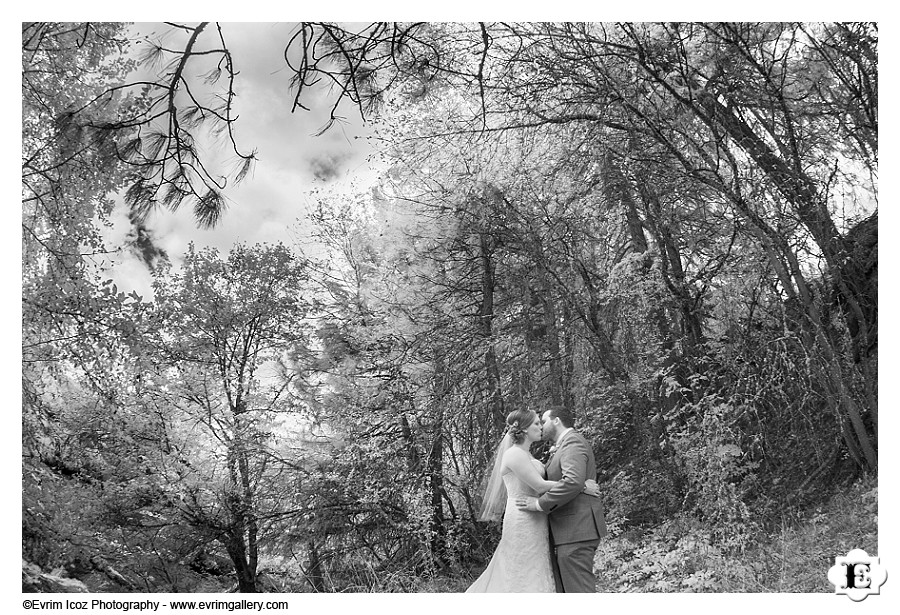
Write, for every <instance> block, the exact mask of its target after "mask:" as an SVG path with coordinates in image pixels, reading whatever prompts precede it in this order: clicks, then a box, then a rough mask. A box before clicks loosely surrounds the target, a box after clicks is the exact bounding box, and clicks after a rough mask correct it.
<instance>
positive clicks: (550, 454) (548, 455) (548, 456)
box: [544, 444, 558, 463]
mask: <svg viewBox="0 0 900 615" xmlns="http://www.w3.org/2000/svg"><path fill="white" fill-rule="evenodd" d="M557 448H558V447H557V446H556V445H555V444H554V445H553V446H551V447H550V448H549V449H547V453H546V454H545V455H544V463H547V462H548V461H550V460H551V459H553V454H554V453H556V449H557Z"/></svg>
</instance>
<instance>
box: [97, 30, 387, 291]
mask: <svg viewBox="0 0 900 615" xmlns="http://www.w3.org/2000/svg"><path fill="white" fill-rule="evenodd" d="M138 28H139V30H140V31H141V33H142V34H147V35H149V36H151V37H152V38H154V39H158V38H160V37H163V42H164V43H167V44H169V45H170V46H173V47H174V46H175V45H176V44H177V43H178V42H179V40H180V39H182V38H183V35H181V34H179V33H177V32H171V28H170V27H169V26H166V25H164V24H150V23H143V24H139V25H138ZM209 30H210V31H209V32H208V33H206V32H205V33H204V34H209V35H214V31H212V28H209ZM292 33H293V24H284V23H282V24H262V23H228V24H225V25H223V34H224V36H225V41H226V43H227V44H228V47H229V49H230V50H231V52H232V56H233V59H234V63H235V68H236V69H237V70H238V71H239V72H240V74H239V75H238V77H237V79H236V82H235V89H236V93H237V97H236V99H235V107H236V111H237V114H238V116H239V119H238V121H237V122H236V124H235V132H236V135H237V139H238V145H239V148H240V149H241V151H243V152H249V151H251V150H253V149H256V150H257V158H258V162H257V163H256V165H255V167H254V168H255V170H254V172H253V174H252V175H251V176H249V177H247V178H246V179H245V180H244V181H243V183H241V184H240V185H239V186H237V187H229V188H228V189H226V191H225V196H226V197H227V199H228V202H229V205H228V209H227V211H226V213H225V215H224V216H223V217H222V219H221V221H220V222H219V224H218V225H217V226H216V227H215V228H214V229H212V230H200V229H198V228H197V227H196V224H195V222H194V219H193V215H192V212H191V207H192V206H191V205H190V204H186V205H184V206H183V207H182V208H181V209H179V211H178V212H176V213H174V214H173V213H170V212H168V211H167V210H160V211H159V212H157V213H156V214H154V215H152V217H151V218H150V220H149V222H148V224H147V226H148V227H149V228H150V229H151V230H152V231H153V233H154V239H155V242H156V243H157V245H158V246H159V247H161V248H162V249H164V250H165V251H166V252H167V253H168V254H169V256H170V258H171V259H172V260H173V261H174V262H178V261H179V257H180V255H181V254H183V253H184V252H185V251H186V249H187V246H188V243H189V242H190V241H193V242H194V243H195V244H197V245H211V246H215V247H217V248H219V249H220V251H222V252H227V251H228V249H229V248H230V246H232V245H233V244H234V243H235V242H239V241H240V242H246V243H250V244H252V243H257V242H262V241H268V242H274V241H279V240H282V241H285V242H288V243H292V242H296V241H297V240H298V239H302V232H303V227H304V225H303V224H302V223H300V224H298V222H297V221H298V218H299V219H302V218H303V216H304V212H305V211H306V209H307V207H308V206H309V205H310V204H311V201H312V197H311V194H310V193H311V191H312V190H313V189H314V188H320V189H322V188H325V189H329V190H334V191H338V192H340V191H344V190H353V189H365V187H366V186H367V185H370V184H371V183H372V182H373V181H374V179H375V178H376V177H377V170H376V169H374V168H373V167H372V166H371V165H370V164H369V163H368V162H367V157H368V155H369V154H370V153H371V147H370V145H369V143H368V141H367V140H366V138H365V137H366V136H367V135H368V134H369V132H370V127H369V126H366V125H364V124H363V122H362V121H361V120H360V118H359V115H358V113H356V112H355V110H354V109H352V108H347V109H345V110H344V112H343V115H345V116H346V118H347V121H346V122H345V123H341V124H335V125H334V126H332V128H330V129H329V130H328V131H327V132H326V133H325V134H323V135H321V136H315V134H316V133H317V132H319V130H320V129H321V128H322V127H323V126H324V124H325V122H326V121H327V119H328V111H329V109H330V104H329V103H328V101H326V100H325V99H324V96H325V92H322V93H321V94H320V95H319V96H317V98H316V99H315V100H312V101H311V102H307V106H308V107H310V109H311V110H310V111H303V110H297V111H295V112H294V113H291V107H292V104H293V94H292V92H291V91H290V90H289V80H290V76H291V74H290V70H289V68H288V67H287V66H286V64H285V60H284V46H285V44H286V43H287V41H288V40H289V38H290V36H291V34H292ZM210 40H212V39H210ZM205 150H206V151H205V154H206V155H207V156H208V157H210V158H213V159H215V158H218V157H219V156H218V154H219V153H220V152H221V153H222V154H229V153H231V151H230V144H229V143H228V142H227V140H225V141H222V140H220V141H218V142H215V143H209V144H207V145H206V146H205ZM231 154H232V157H233V153H231ZM230 164H231V161H230V160H229V159H228V158H226V159H225V160H224V167H223V168H227V167H229V166H230ZM126 215H127V212H126V209H125V207H124V206H121V207H119V208H118V210H117V212H116V216H115V217H114V219H115V221H116V225H115V227H114V229H113V231H112V232H111V233H110V234H109V236H108V240H109V242H110V244H111V245H116V244H118V243H120V242H121V241H122V240H123V238H124V236H125V234H126V233H127V232H128V230H129V225H128V222H127V218H126ZM298 231H299V233H300V235H298ZM109 274H110V276H111V277H112V278H113V280H114V281H115V282H116V283H117V284H118V285H119V287H120V288H123V289H129V290H130V289H135V290H137V291H138V292H139V293H141V294H144V293H146V292H149V282H150V276H149V273H148V272H147V270H146V267H145V266H144V265H143V264H142V263H141V262H140V260H139V259H137V258H136V257H134V256H133V255H131V254H129V253H122V254H121V255H120V256H119V257H118V258H117V259H116V262H115V263H114V264H113V266H112V267H111V268H110V269H109Z"/></svg>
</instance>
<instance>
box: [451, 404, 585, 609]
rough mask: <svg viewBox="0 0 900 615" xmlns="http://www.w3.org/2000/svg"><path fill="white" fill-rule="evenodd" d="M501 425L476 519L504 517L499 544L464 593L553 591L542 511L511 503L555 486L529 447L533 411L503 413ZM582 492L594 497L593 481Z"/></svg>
mask: <svg viewBox="0 0 900 615" xmlns="http://www.w3.org/2000/svg"><path fill="white" fill-rule="evenodd" d="M506 425H507V431H506V435H505V436H504V437H503V440H501V441H500V445H499V446H498V447H497V453H496V456H495V459H494V468H493V472H492V473H491V477H490V479H489V480H488V485H487V489H486V491H485V495H484V503H483V504H482V507H481V516H480V518H479V520H480V521H498V520H500V519H502V520H503V531H502V534H501V537H500V544H499V545H497V550H496V551H495V552H494V556H493V557H492V558H491V562H490V564H488V567H487V569H485V571H484V572H483V573H482V574H481V576H480V577H478V580H476V581H475V582H474V583H473V584H472V585H471V586H470V587H469V589H467V590H466V593H473V592H504V593H506V592H555V591H556V584H555V582H554V580H553V569H552V565H551V559H550V557H551V553H550V535H549V532H550V530H549V525H548V523H547V515H545V514H543V513H536V512H528V511H524V510H519V509H518V508H516V504H515V499H516V498H515V496H518V495H525V496H539V495H541V494H543V493H544V492H546V491H549V490H550V488H552V487H554V486H555V485H557V482H556V481H548V480H544V475H545V472H544V466H543V464H541V462H540V461H538V460H537V459H535V458H534V457H532V456H531V453H530V451H529V449H530V447H531V444H532V443H533V442H535V441H537V440H540V439H541V422H540V421H539V420H538V416H537V413H536V412H534V411H533V410H515V411H513V412H510V414H509V416H507V417H506ZM585 492H586V493H589V494H590V495H599V492H598V490H597V486H596V483H594V482H593V481H589V484H588V485H587V486H586V487H585ZM508 496H513V497H508Z"/></svg>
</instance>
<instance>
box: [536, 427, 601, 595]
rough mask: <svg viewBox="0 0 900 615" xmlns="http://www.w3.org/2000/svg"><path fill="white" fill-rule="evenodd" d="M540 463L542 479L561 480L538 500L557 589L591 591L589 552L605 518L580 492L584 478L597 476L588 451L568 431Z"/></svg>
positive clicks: (593, 580)
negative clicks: (545, 516) (547, 518)
mask: <svg viewBox="0 0 900 615" xmlns="http://www.w3.org/2000/svg"><path fill="white" fill-rule="evenodd" d="M545 467H546V469H547V480H553V481H560V483H561V484H559V485H557V486H556V487H554V488H553V489H551V490H550V491H548V492H547V493H545V494H544V495H542V496H541V497H540V498H538V505H539V506H540V507H541V510H543V511H544V512H546V513H548V514H549V516H550V540H551V541H552V548H553V551H554V557H553V560H554V566H553V572H554V575H556V587H557V592H565V593H575V592H595V591H596V584H597V579H596V578H595V577H594V552H595V551H596V550H597V545H598V544H599V543H600V539H601V538H603V537H604V536H606V520H605V519H604V516H603V505H602V504H601V502H600V498H596V497H593V496H589V495H587V494H585V493H582V490H583V489H584V481H585V480H587V479H588V478H592V479H594V480H596V478H597V466H596V463H595V461H594V452H593V451H592V450H591V447H590V446H589V445H588V443H587V441H586V440H585V439H584V437H582V435H581V434H579V433H578V432H576V431H572V430H570V431H569V432H568V433H565V434H563V436H562V438H561V439H560V441H559V443H558V444H557V445H556V452H555V453H554V454H553V456H551V457H550V460H549V461H548V462H547V464H546V466H545Z"/></svg>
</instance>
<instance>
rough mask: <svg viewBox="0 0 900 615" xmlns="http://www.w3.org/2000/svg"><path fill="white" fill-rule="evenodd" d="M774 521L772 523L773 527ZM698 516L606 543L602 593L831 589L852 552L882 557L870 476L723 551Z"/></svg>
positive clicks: (601, 552) (599, 563) (600, 560)
mask: <svg viewBox="0 0 900 615" xmlns="http://www.w3.org/2000/svg"><path fill="white" fill-rule="evenodd" d="M770 525H771V524H770ZM711 537H712V532H711V531H709V530H707V529H705V528H703V527H702V525H701V524H699V523H698V522H696V521H689V520H684V519H676V520H672V521H667V522H665V523H663V524H662V525H660V526H658V527H656V528H653V529H652V530H648V531H646V532H644V533H643V534H642V535H640V536H639V537H637V536H636V535H635V534H634V533H622V534H620V535H619V536H615V537H613V538H612V539H609V540H605V541H604V542H603V543H602V544H601V547H600V549H598V552H597V559H596V560H595V570H596V571H597V572H598V577H599V578H600V582H599V584H598V590H599V591H601V592H697V591H700V592H764V593H779V592H801V593H805V592H829V593H830V592H834V585H832V584H831V582H830V581H829V580H828V569H829V568H830V567H831V566H833V565H834V563H835V561H834V558H835V557H838V556H844V555H847V552H848V551H850V550H851V549H862V550H864V551H866V552H867V553H868V554H869V555H877V554H878V482H877V479H876V478H865V479H862V480H860V481H858V482H856V483H854V484H853V485H852V486H851V487H850V488H848V489H847V490H846V491H845V492H844V493H838V494H835V495H833V496H832V497H831V498H830V499H828V500H827V501H826V502H825V503H824V504H822V505H819V506H814V507H812V508H810V509H808V510H805V511H803V512H802V513H800V514H799V515H796V516H795V517H794V519H793V520H791V521H788V520H787V519H785V520H783V521H782V522H781V523H780V524H778V526H777V527H775V528H774V529H769V530H768V531H767V532H766V531H760V532H757V534H756V535H755V536H753V537H752V538H750V539H749V540H747V541H746V542H745V543H744V544H743V545H741V546H742V548H739V549H735V548H732V549H723V548H721V547H718V546H716V544H720V543H717V542H716V541H714V540H712V539H711Z"/></svg>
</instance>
